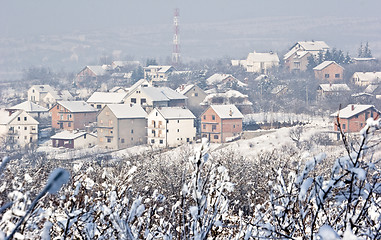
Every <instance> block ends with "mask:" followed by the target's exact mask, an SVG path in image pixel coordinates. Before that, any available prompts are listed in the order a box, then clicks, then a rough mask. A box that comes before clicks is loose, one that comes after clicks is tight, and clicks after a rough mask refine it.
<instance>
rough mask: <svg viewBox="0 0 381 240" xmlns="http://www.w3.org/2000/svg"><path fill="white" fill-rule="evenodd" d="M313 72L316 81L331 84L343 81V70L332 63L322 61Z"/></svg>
mask: <svg viewBox="0 0 381 240" xmlns="http://www.w3.org/2000/svg"><path fill="white" fill-rule="evenodd" d="M313 70H314V74H315V79H317V80H320V81H328V82H331V83H332V82H337V81H342V80H343V75H344V68H343V67H342V66H340V65H339V64H337V63H336V62H334V61H324V62H322V63H321V64H319V65H317V66H316V67H314V68H313Z"/></svg>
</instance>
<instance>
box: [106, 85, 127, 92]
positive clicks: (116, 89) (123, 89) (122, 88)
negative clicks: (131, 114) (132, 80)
mask: <svg viewBox="0 0 381 240" xmlns="http://www.w3.org/2000/svg"><path fill="white" fill-rule="evenodd" d="M119 90H122V91H124V92H127V90H126V88H124V87H118V86H116V87H113V88H111V89H110V90H109V92H118V91H119Z"/></svg>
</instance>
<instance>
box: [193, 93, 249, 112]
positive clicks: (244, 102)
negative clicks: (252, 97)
mask: <svg viewBox="0 0 381 240" xmlns="http://www.w3.org/2000/svg"><path fill="white" fill-rule="evenodd" d="M200 105H201V106H204V109H205V108H206V107H208V106H210V105H234V106H235V107H237V108H238V109H239V111H240V112H241V113H245V114H249V113H253V103H252V102H250V101H249V97H248V95H245V94H242V93H241V92H239V91H236V90H229V91H226V92H218V93H210V94H208V95H207V96H206V97H205V99H204V101H202V102H201V104H200Z"/></svg>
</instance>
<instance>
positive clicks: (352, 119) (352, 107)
mask: <svg viewBox="0 0 381 240" xmlns="http://www.w3.org/2000/svg"><path fill="white" fill-rule="evenodd" d="M379 116H380V111H379V110H377V109H376V108H375V107H374V106H373V105H360V104H349V105H348V106H347V107H345V108H343V109H341V110H339V111H337V112H335V113H333V114H331V117H332V118H334V130H335V131H339V128H338V123H340V126H341V130H342V131H343V132H344V133H356V132H359V131H360V130H361V129H362V128H363V127H365V125H366V120H367V119H368V118H373V119H378V118H379Z"/></svg>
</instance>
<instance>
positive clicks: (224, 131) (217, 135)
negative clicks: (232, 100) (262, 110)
mask: <svg viewBox="0 0 381 240" xmlns="http://www.w3.org/2000/svg"><path fill="white" fill-rule="evenodd" d="M200 118H201V137H203V138H207V139H208V140H209V142H213V143H222V142H227V141H230V140H233V139H235V138H238V137H240V135H241V134H242V120H243V115H242V113H241V112H240V111H239V110H238V108H237V107H236V106H234V105H211V106H209V107H208V108H207V109H206V110H205V111H204V112H203V113H202V114H201V116H200Z"/></svg>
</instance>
